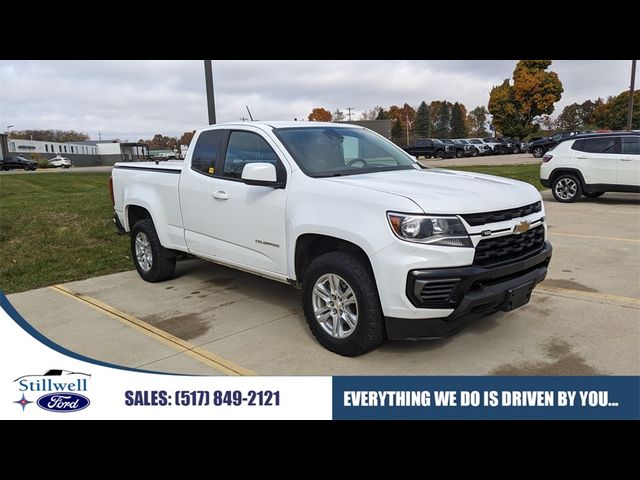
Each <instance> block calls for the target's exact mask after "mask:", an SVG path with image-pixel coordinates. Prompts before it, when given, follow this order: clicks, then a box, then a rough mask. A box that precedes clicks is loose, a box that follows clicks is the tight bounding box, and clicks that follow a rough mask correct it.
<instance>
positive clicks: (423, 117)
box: [413, 101, 430, 137]
mask: <svg viewBox="0 0 640 480" xmlns="http://www.w3.org/2000/svg"><path fill="white" fill-rule="evenodd" d="M429 121H430V118H429V107H428V106H427V104H426V103H425V102H424V101H423V102H422V103H421V104H420V106H419V107H418V111H417V112H416V118H415V120H414V121H413V132H414V133H415V134H416V135H417V136H418V137H427V136H428V135H429V130H430V129H429Z"/></svg>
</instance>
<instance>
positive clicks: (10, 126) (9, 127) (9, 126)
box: [7, 125, 13, 137]
mask: <svg viewBox="0 0 640 480" xmlns="http://www.w3.org/2000/svg"><path fill="white" fill-rule="evenodd" d="M11 128H13V125H7V137H8V136H9V129H11Z"/></svg>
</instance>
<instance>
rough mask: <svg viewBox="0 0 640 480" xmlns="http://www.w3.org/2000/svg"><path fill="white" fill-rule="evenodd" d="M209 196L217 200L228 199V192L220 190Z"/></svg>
mask: <svg viewBox="0 0 640 480" xmlns="http://www.w3.org/2000/svg"><path fill="white" fill-rule="evenodd" d="M211 196H212V197H213V198H215V199H217V200H229V194H228V193H227V192H223V191H222V190H220V191H217V192H216V193H212V194H211Z"/></svg>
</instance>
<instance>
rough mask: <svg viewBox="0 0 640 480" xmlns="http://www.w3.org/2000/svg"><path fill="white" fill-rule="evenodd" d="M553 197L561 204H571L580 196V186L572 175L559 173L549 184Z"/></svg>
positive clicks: (576, 178)
mask: <svg viewBox="0 0 640 480" xmlns="http://www.w3.org/2000/svg"><path fill="white" fill-rule="evenodd" d="M551 192H552V193H553V197H554V198H555V199H556V200H557V201H559V202H562V203H573V202H575V201H576V200H578V199H580V197H581V196H582V184H581V183H580V180H579V179H578V177H576V176H575V175H574V174H572V173H561V174H560V175H558V176H557V177H555V178H554V179H553V183H552V184H551Z"/></svg>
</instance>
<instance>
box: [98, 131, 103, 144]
mask: <svg viewBox="0 0 640 480" xmlns="http://www.w3.org/2000/svg"><path fill="white" fill-rule="evenodd" d="M98 140H99V141H102V134H101V133H100V130H98Z"/></svg>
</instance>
